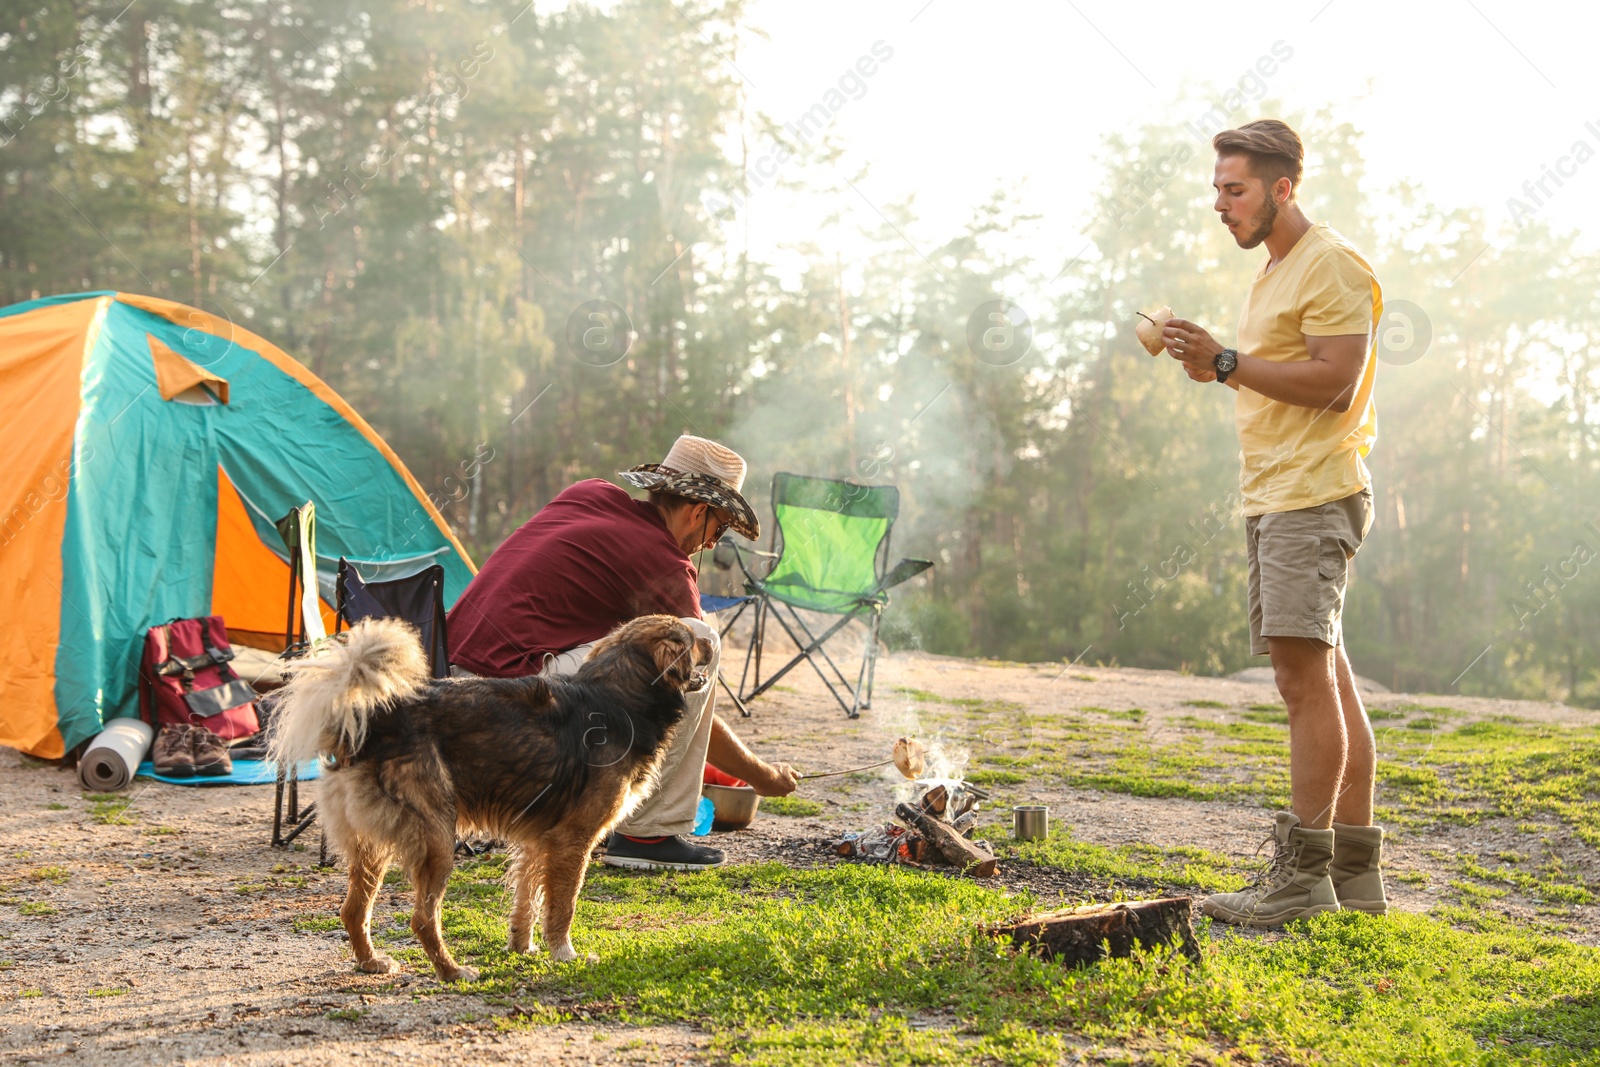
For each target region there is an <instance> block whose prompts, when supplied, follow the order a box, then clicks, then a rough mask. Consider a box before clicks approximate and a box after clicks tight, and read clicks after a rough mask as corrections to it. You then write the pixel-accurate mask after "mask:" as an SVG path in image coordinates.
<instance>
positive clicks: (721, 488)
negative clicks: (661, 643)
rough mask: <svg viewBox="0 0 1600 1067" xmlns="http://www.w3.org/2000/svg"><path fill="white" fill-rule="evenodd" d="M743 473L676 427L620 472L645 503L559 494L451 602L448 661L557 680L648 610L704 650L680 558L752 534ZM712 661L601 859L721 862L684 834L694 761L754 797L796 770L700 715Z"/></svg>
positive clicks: (701, 625)
mask: <svg viewBox="0 0 1600 1067" xmlns="http://www.w3.org/2000/svg"><path fill="white" fill-rule="evenodd" d="M744 474H745V462H744V460H743V459H742V458H741V457H740V456H739V454H738V453H737V452H734V451H733V450H732V449H729V448H725V447H723V446H722V445H719V444H717V443H716V442H715V441H707V440H705V439H704V438H701V437H691V436H689V435H687V434H685V435H684V436H682V437H680V438H678V440H677V441H676V442H675V443H674V444H673V446H672V450H671V451H670V452H668V453H667V458H666V459H665V460H663V461H662V462H661V463H647V464H644V465H642V466H638V467H634V468H632V469H630V470H626V471H623V472H622V476H623V477H624V478H626V479H627V480H628V481H629V482H630V483H632V484H633V485H635V486H637V487H638V488H640V489H646V490H649V493H650V498H649V499H648V500H635V499H634V498H633V497H631V496H629V495H628V494H627V493H626V492H625V491H624V490H622V489H619V488H617V487H616V486H614V485H612V484H611V483H610V482H607V481H602V480H601V479H598V478H593V479H590V480H588V481H583V482H579V483H578V484H577V485H574V486H572V487H570V488H568V489H566V490H564V491H562V492H561V493H560V494H559V495H557V496H556V498H555V499H554V500H552V501H550V503H548V504H546V505H545V506H544V508H542V509H541V510H540V511H539V513H538V514H537V515H535V516H534V517H533V518H531V519H529V520H528V521H527V522H525V523H523V525H522V526H521V527H520V528H519V529H518V530H517V531H516V532H515V533H513V534H512V535H511V536H510V537H508V538H506V540H505V542H504V543H503V544H501V546H500V547H499V548H497V549H495V550H494V552H493V554H492V555H490V556H489V558H488V560H487V561H485V562H484V565H483V569H482V570H480V571H479V572H478V574H477V577H475V578H473V580H472V582H471V584H470V585H468V586H467V588H466V591H465V592H463V593H462V594H461V599H460V600H458V601H457V602H456V605H455V607H454V608H452V609H451V611H450V617H449V628H448V632H449V636H450V662H451V663H452V664H454V665H455V669H456V670H457V671H458V672H462V671H464V672H470V673H472V674H480V675H486V676H488V677H493V678H514V677H518V676H521V675H527V674H538V673H541V672H543V671H553V672H556V673H560V674H570V673H572V672H574V671H576V670H577V669H578V666H579V664H581V663H582V662H583V660H584V657H585V656H587V655H588V653H589V646H590V645H592V644H593V643H594V642H595V641H598V640H599V639H600V638H602V637H604V636H605V635H606V634H607V633H609V632H610V631H611V630H612V629H613V628H614V627H616V626H618V625H619V624H621V623H624V622H627V621H628V620H629V619H634V618H637V617H639V616H640V615H654V614H664V615H676V616H679V617H680V618H682V619H683V620H684V621H685V622H686V623H688V624H689V627H690V629H692V630H695V632H696V633H698V634H699V635H701V636H703V637H709V638H710V639H711V640H712V642H713V644H716V643H717V633H716V631H715V630H713V629H711V628H710V627H709V626H707V625H706V623H705V621H704V618H703V616H702V615H701V612H700V590H699V586H698V582H697V572H696V570H695V567H694V564H693V563H692V562H691V561H690V559H689V557H690V556H691V555H692V554H693V553H695V552H698V551H700V550H702V549H704V548H707V547H709V546H711V545H714V544H716V542H717V540H718V539H719V538H720V537H721V536H722V534H723V531H725V530H728V529H730V528H731V529H733V530H735V531H737V532H738V533H739V534H741V535H742V536H744V537H746V538H748V539H749V540H752V541H754V540H755V539H756V538H758V537H760V536H761V529H760V522H759V520H758V519H757V518H756V514H755V511H754V509H752V508H751V507H750V504H749V503H748V502H747V501H746V500H745V498H744V497H742V496H740V495H739V489H740V488H741V487H742V486H743V485H744ZM720 657H721V653H720V648H719V650H718V653H717V655H716V656H715V657H713V659H712V662H711V664H710V672H711V675H710V676H711V677H712V679H713V682H712V684H711V685H709V686H707V687H706V688H705V689H704V690H702V691H701V692H699V693H691V694H689V700H688V704H689V708H688V712H687V714H686V715H685V716H684V720H683V723H682V724H681V725H680V726H679V728H678V731H677V733H676V734H675V735H674V737H673V739H672V742H671V745H670V746H669V747H668V749H667V755H666V758H665V760H664V761H663V763H662V767H661V780H660V785H659V786H658V787H657V788H656V791H655V793H654V794H652V795H651V796H650V797H649V798H648V799H647V800H645V801H644V803H642V804H641V805H639V807H638V808H637V809H636V810H635V811H634V812H633V814H631V815H630V816H628V818H627V819H626V820H624V822H623V823H622V824H621V825H620V826H618V828H617V831H616V832H615V833H613V834H612V835H611V838H610V840H609V841H608V842H607V843H606V846H605V862H606V863H609V864H611V865H612V866H616V867H667V868H674V869H677V870H696V869H700V868H704V867H715V866H718V865H720V864H721V863H722V858H723V857H722V852H721V851H720V850H718V849H714V848H708V847H706V846H704V845H697V844H695V843H693V842H691V841H689V840H687V837H686V835H687V834H689V833H690V831H692V830H693V828H694V821H695V811H696V809H697V807H698V805H699V802H700V784H701V776H702V773H703V768H704V765H705V764H706V762H707V761H708V760H709V762H710V763H711V764H712V766H714V767H716V768H717V769H718V770H721V771H724V772H726V773H728V774H731V775H734V776H735V777H738V778H742V779H744V780H745V781H747V782H749V783H750V785H751V786H753V787H754V788H755V790H756V792H757V793H760V794H761V795H762V796H782V795H785V794H788V793H792V792H794V788H795V783H796V782H797V781H798V775H797V774H796V772H795V771H794V770H793V769H791V768H790V767H789V765H788V764H786V763H778V764H770V763H767V762H766V761H765V760H762V759H759V758H757V757H756V756H755V755H754V754H752V753H751V752H750V750H749V749H747V748H745V746H744V744H743V743H742V742H741V741H740V740H739V739H738V737H736V736H734V733H733V731H732V730H730V729H729V728H728V725H727V724H726V723H724V722H723V721H722V720H721V719H719V718H717V717H716V715H715V714H714V713H713V711H712V703H713V698H714V697H715V695H716V688H717V687H716V682H715V681H714V679H715V678H716V670H717V665H718V661H719V660H720Z"/></svg>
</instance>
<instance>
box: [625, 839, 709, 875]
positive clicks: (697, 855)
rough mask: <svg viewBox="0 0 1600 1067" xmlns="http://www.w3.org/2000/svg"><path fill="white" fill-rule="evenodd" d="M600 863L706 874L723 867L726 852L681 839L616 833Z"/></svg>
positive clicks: (638, 868)
mask: <svg viewBox="0 0 1600 1067" xmlns="http://www.w3.org/2000/svg"><path fill="white" fill-rule="evenodd" d="M600 862H601V863H605V864H609V865H611V866H612V867H632V868H635V869H637V870H665V871H703V870H705V869H707V868H708V867H720V866H722V862H723V856H722V850H721V849H719V848H708V847H707V846H705V845H696V844H694V843H693V842H691V841H685V840H684V839H683V838H682V837H681V836H677V835H674V836H672V837H629V836H627V835H626V834H619V833H613V834H612V835H611V837H610V838H609V839H607V841H606V851H605V855H603V856H601V857H600Z"/></svg>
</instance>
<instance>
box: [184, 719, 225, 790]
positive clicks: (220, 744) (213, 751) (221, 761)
mask: <svg viewBox="0 0 1600 1067" xmlns="http://www.w3.org/2000/svg"><path fill="white" fill-rule="evenodd" d="M189 738H190V743H191V744H192V745H194V772H195V773H196V774H203V775H205V776H206V777H208V778H220V777H222V776H224V775H228V774H232V773H233V758H232V757H231V756H229V755H228V742H226V741H224V740H223V739H222V738H221V737H219V736H217V735H216V734H214V733H212V732H211V731H210V730H207V729H206V728H205V727H204V726H196V727H193V728H192V729H191V730H190V731H189Z"/></svg>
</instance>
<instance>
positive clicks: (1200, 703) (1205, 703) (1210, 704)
mask: <svg viewBox="0 0 1600 1067" xmlns="http://www.w3.org/2000/svg"><path fill="white" fill-rule="evenodd" d="M1183 703H1184V706H1185V707H1189V708H1231V707H1232V706H1233V705H1232V704H1224V703H1223V702H1222V701H1220V700H1185V701H1184V702H1183Z"/></svg>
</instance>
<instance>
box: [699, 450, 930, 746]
mask: <svg viewBox="0 0 1600 1067" xmlns="http://www.w3.org/2000/svg"><path fill="white" fill-rule="evenodd" d="M772 510H773V514H774V517H775V518H776V519H777V523H776V528H775V529H774V531H773V534H772V545H773V548H772V552H771V553H770V555H772V556H773V557H774V558H773V560H772V565H771V567H770V569H769V570H768V571H767V573H766V575H765V576H764V577H759V578H758V577H756V575H755V574H753V573H752V572H751V570H750V568H749V567H748V566H746V564H745V561H744V555H743V553H742V552H740V553H739V554H738V555H737V559H738V562H739V568H740V569H741V570H742V571H744V575H745V588H746V590H747V591H748V592H749V593H750V594H751V599H750V600H749V601H747V602H746V603H744V604H741V605H739V608H738V610H737V611H735V612H734V614H733V616H732V617H731V618H730V619H729V620H728V622H727V624H726V625H725V626H724V627H723V629H722V633H723V635H724V636H726V635H727V633H728V631H729V630H731V629H732V628H733V625H734V623H736V622H737V621H738V620H739V616H741V615H743V614H744V612H745V609H746V608H748V607H750V606H751V605H754V620H753V630H752V633H751V638H750V647H749V650H748V651H747V652H746V653H745V661H744V671H743V672H742V673H741V674H740V676H739V694H738V696H739V699H740V700H743V701H750V700H754V699H755V698H756V697H758V696H760V695H761V694H762V693H764V692H766V691H767V690H768V689H771V688H772V687H773V686H774V685H776V684H777V683H778V681H779V680H780V679H781V678H783V676H784V675H786V674H788V673H789V672H790V671H791V670H793V669H794V668H795V667H796V666H798V665H799V664H800V663H801V661H805V662H807V663H810V664H811V666H812V668H813V669H815V670H816V672H817V674H818V675H819V676H820V677H821V678H822V681H823V684H824V685H826V686H827V687H828V691H829V692H830V693H832V694H833V698H834V699H835V700H837V701H838V702H839V706H840V707H841V708H843V709H844V711H845V714H847V715H849V716H850V717H851V718H852V719H854V718H857V717H858V716H859V715H860V714H861V709H862V708H870V707H871V706H872V683H873V679H874V676H875V675H876V673H877V663H878V623H879V620H880V618H881V617H882V614H883V609H884V608H885V607H886V606H887V605H888V603H889V590H890V589H892V588H894V587H895V586H897V585H899V584H900V583H902V582H904V581H906V580H907V579H909V578H912V577H914V576H916V575H918V574H921V573H922V572H923V571H925V570H927V569H928V568H929V567H932V566H933V563H932V562H931V561H929V560H925V559H902V560H901V561H900V562H899V563H896V564H895V565H894V568H893V569H892V570H889V571H887V572H885V570H884V567H885V565H886V564H887V562H888V557H889V533H890V531H891V530H892V529H893V527H894V520H895V518H896V516H898V515H899V513H900V491H899V490H898V489H896V488H895V487H894V486H892V485H856V484H854V483H852V482H844V481H835V480H833V479H828V478H809V477H806V476H804V475H800V474H787V473H780V474H777V475H775V476H774V477H773V479H772ZM735 547H736V548H737V546H735ZM764 554H765V553H764ZM801 610H805V611H813V612H819V613H822V614H825V615H837V616H838V617H839V618H838V620H837V621H836V622H834V623H833V624H832V625H831V626H829V627H828V628H827V629H825V630H823V631H822V633H821V634H816V633H813V632H812V630H811V628H810V627H809V626H807V625H806V622H805V620H804V619H803V618H802V617H801V616H800V611H801ZM856 619H864V620H866V621H867V645H866V648H865V650H864V651H863V653H862V657H861V667H860V669H859V670H858V671H857V672H856V680H855V683H854V684H853V685H852V684H851V682H850V679H849V678H848V677H846V675H845V673H844V671H843V670H841V669H840V668H839V665H838V664H837V663H835V662H834V660H833V658H832V657H831V656H829V655H828V651H827V649H826V648H825V647H824V645H825V644H826V643H827V641H828V639H829V638H831V637H833V636H834V635H835V634H837V633H838V632H839V631H840V630H843V629H844V628H845V627H846V626H847V625H849V624H850V623H851V622H852V621H854V620H856ZM774 620H776V621H777V623H778V625H779V626H780V627H781V628H782V629H783V631H784V633H786V634H787V635H788V636H789V639H790V640H791V641H793V642H794V644H795V647H796V648H798V649H799V650H800V651H799V652H798V653H797V654H796V655H795V657H794V658H793V659H791V660H789V662H787V663H785V664H784V665H783V666H782V667H781V668H779V669H778V671H777V673H776V674H773V675H771V676H770V677H768V678H767V680H766V681H762V680H761V656H762V652H763V649H764V646H765V644H766V638H767V627H768V625H769V624H770V623H771V622H772V621H774ZM797 631H798V632H797ZM802 635H803V636H804V640H802ZM819 657H820V659H821V662H818V658H819ZM824 663H826V664H827V666H828V667H829V668H830V670H831V671H832V675H831V677H830V674H829V672H828V671H825V670H823V664H824ZM752 665H754V668H755V670H754V674H753V676H752V673H751V666H752ZM835 681H837V682H838V685H837V686H835V684H834V683H835ZM841 689H842V690H843V694H842V695H841V693H840V690H841ZM845 696H848V697H849V698H850V699H849V700H848V701H847V700H846V699H845Z"/></svg>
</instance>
